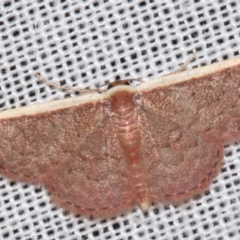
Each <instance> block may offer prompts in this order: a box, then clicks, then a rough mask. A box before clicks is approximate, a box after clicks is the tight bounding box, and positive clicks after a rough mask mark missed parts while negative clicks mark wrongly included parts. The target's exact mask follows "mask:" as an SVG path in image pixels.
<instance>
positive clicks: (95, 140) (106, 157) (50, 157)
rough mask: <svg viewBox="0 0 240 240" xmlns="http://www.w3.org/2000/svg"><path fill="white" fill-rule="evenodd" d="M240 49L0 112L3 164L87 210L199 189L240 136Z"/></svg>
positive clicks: (107, 212)
mask: <svg viewBox="0 0 240 240" xmlns="http://www.w3.org/2000/svg"><path fill="white" fill-rule="evenodd" d="M239 95H240V58H235V59H232V60H227V61H224V62H221V63H217V64H213V65H210V66H207V67H201V68H198V69H193V70H189V71H185V72H181V73H178V74H173V75H168V76H166V77H163V78H159V79H156V80H152V81H149V82H146V83H142V84H140V85H139V86H137V87H130V86H116V87H113V88H112V89H110V90H108V91H107V92H106V93H103V94H100V93H90V94H88V95H83V96H80V97H74V98H69V99H64V100H58V101H53V102H48V103H41V104H35V105H31V106H27V107H23V108H19V109H14V110H8V111H4V112H1V113H0V136H1V138H0V174H3V175H5V176H7V177H8V178H10V179H14V180H20V181H25V182H29V183H33V184H41V185H44V186H45V187H46V188H47V189H48V190H49V192H50V193H51V195H52V198H53V200H54V202H55V203H56V204H57V205H59V206H62V207H64V208H65V209H68V210H70V211H72V212H73V213H80V214H83V215H85V216H95V217H103V216H113V215H117V214H119V213H122V212H125V211H127V210H131V209H132V207H133V206H134V205H136V204H138V205H139V206H140V207H141V208H142V209H143V210H146V209H148V207H149V205H150V204H151V203H163V204H168V203H179V202H181V201H183V200H186V199H189V198H191V197H192V196H193V195H195V194H198V193H201V192H202V191H203V190H204V189H206V188H207V187H208V186H209V184H210V183H211V182H212V180H213V178H214V177H215V176H216V174H217V172H218V170H219V168H220V167H221V160H222V158H223V145H224V144H226V143H231V142H232V141H234V140H235V139H237V138H238V137H239V136H240V102H239Z"/></svg>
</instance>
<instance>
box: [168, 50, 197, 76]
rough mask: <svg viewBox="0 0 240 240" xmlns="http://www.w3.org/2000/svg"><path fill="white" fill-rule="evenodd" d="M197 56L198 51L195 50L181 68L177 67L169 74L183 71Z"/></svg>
mask: <svg viewBox="0 0 240 240" xmlns="http://www.w3.org/2000/svg"><path fill="white" fill-rule="evenodd" d="M195 58H196V52H193V53H192V54H191V55H190V56H189V57H188V58H187V61H185V62H184V63H183V64H182V65H181V66H180V67H179V68H177V69H176V70H174V71H173V72H171V73H169V74H167V75H171V74H175V73H179V72H182V71H183V70H185V68H186V67H187V65H188V64H189V63H190V62H192V61H193V59H195Z"/></svg>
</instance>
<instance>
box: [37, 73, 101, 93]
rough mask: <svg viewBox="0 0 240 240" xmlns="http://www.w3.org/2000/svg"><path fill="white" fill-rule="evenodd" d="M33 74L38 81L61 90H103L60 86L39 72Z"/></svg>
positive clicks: (81, 91) (89, 91) (82, 91)
mask: <svg viewBox="0 0 240 240" xmlns="http://www.w3.org/2000/svg"><path fill="white" fill-rule="evenodd" d="M34 75H35V77H36V78H37V79H38V80H39V81H41V82H44V83H46V84H47V85H48V86H50V87H54V88H58V89H61V90H67V91H72V92H79V93H92V92H103V90H100V89H97V90H95V89H83V88H72V87H67V86H60V85H58V84H55V83H52V82H50V81H48V80H47V79H45V78H44V77H43V76H42V75H41V74H40V73H35V74H34Z"/></svg>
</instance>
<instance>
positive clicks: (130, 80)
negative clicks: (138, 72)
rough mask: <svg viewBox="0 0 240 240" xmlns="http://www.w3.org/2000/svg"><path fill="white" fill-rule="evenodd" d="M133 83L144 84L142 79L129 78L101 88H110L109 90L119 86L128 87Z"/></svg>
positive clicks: (109, 83) (105, 84)
mask: <svg viewBox="0 0 240 240" xmlns="http://www.w3.org/2000/svg"><path fill="white" fill-rule="evenodd" d="M133 81H138V82H140V83H143V82H144V81H143V80H142V79H140V78H129V79H121V80H118V81H115V82H108V83H104V84H102V85H101V86H100V87H105V86H108V87H109V88H112V87H115V86H119V85H128V84H129V83H131V82H133Z"/></svg>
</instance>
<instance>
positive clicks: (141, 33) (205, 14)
mask: <svg viewBox="0 0 240 240" xmlns="http://www.w3.org/2000/svg"><path fill="white" fill-rule="evenodd" d="M0 35H1V36H0V72H1V75H0V108H1V110H7V109H11V108H19V107H21V106H25V105H30V104H34V103H36V102H46V101H52V100H56V99H62V98H64V97H74V96H75V95H77V94H76V93H74V92H69V91H61V90H60V89H57V88H51V87H49V86H47V85H46V84H45V83H43V82H39V81H38V80H37V79H36V77H35V76H34V74H35V73H36V72H40V73H41V75H42V76H44V77H45V78H47V79H49V81H51V82H54V83H55V84H59V85H65V86H69V87H74V88H98V87H99V86H101V85H103V84H104V83H107V82H111V81H116V80H118V79H126V78H133V79H143V80H144V81H150V80H151V79H154V78H156V77H159V76H162V75H165V74H168V73H171V72H172V71H174V70H176V69H177V68H178V67H179V65H180V64H182V63H184V62H186V60H187V59H188V58H189V56H191V54H192V53H193V52H195V53H196V58H195V60H194V61H192V62H191V63H189V64H188V65H187V69H191V68H193V67H199V66H202V65H208V64H211V63H213V62H218V61H222V60H224V59H227V58H232V57H234V56H237V55H239V51H240V2H239V1H238V0H232V1H231V0H229V1H227V0H213V1H209V0H189V1H188V0H162V1H153V0H149V1H147V0H146V1H145V0H143V1H132V0H128V1H125V0H121V1H118V0H117V1H115V0H102V1H101V0H99V1H77V0H76V1H74V0H72V1H70V0H59V1H57V0H56V1H51V0H50V1H49V0H48V1H47V0H46V1H44V0H34V1H32V0H29V1H27V0H25V1H23V0H22V1H20V0H3V1H1V2H0ZM0 239H11V240H12V239H29V240H30V239H52V240H53V239H68V240H75V239H85V240H87V239H89V240H90V239H94V240H95V239H100V240H105V239H117V240H123V239H124V240H125V239H126V240H127V239H128V240H132V239H161V240H168V239H172V240H183V239H184V240H185V239H192V240H206V239H207V240H210V239H211V240H213V239H218V240H225V239H230V240H234V239H236V240H237V239H240V144H239V142H236V143H234V144H232V145H229V146H226V147H225V157H224V159H223V164H222V171H221V173H220V174H219V175H218V176H217V178H216V179H215V181H214V182H213V184H211V186H210V187H209V189H208V190H207V191H205V192H204V193H203V194H201V195H200V196H197V197H195V198H194V199H191V200H189V201H187V202H186V203H184V204H181V205H180V206H173V205H168V206H162V205H158V206H152V207H151V208H150V209H149V211H148V212H147V213H145V214H143V213H142V212H141V211H140V210H139V209H138V208H135V209H134V210H133V211H132V212H131V213H129V214H125V215H121V216H117V217H116V218H112V219H106V220H101V221H100V220H94V219H93V220H89V219H86V218H84V217H81V216H77V217H76V216H73V215H71V214H69V213H67V212H65V211H63V210H62V209H60V208H56V207H55V206H54V205H53V204H52V203H51V201H50V198H49V196H48V194H47V192H46V191H45V189H44V188H43V187H41V186H36V185H34V186H33V185H29V184H25V183H20V182H14V181H10V180H8V179H6V178H5V177H4V176H0Z"/></svg>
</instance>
